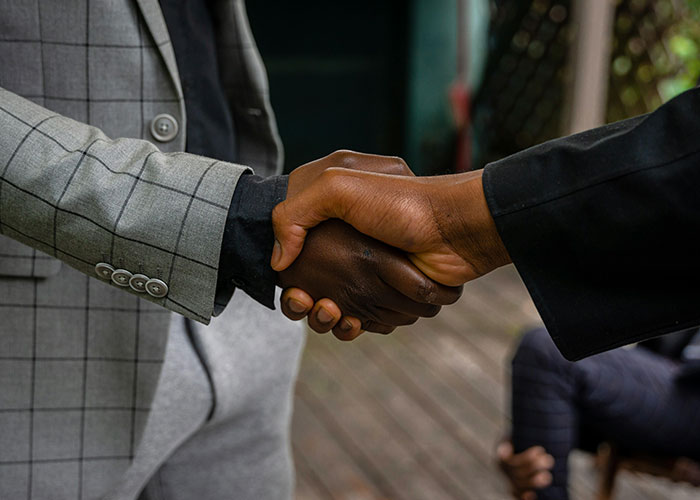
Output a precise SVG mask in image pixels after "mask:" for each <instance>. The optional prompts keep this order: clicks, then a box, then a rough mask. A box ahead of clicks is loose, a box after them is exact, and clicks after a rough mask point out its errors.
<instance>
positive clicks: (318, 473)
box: [293, 398, 382, 500]
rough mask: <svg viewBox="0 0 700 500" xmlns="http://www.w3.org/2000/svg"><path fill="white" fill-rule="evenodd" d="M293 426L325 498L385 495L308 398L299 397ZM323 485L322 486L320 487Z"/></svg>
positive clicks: (374, 499)
mask: <svg viewBox="0 0 700 500" xmlns="http://www.w3.org/2000/svg"><path fill="white" fill-rule="evenodd" d="M293 426H294V429H295V431H296V432H295V434H294V450H295V452H296V455H297V456H299V457H300V459H301V460H300V462H301V463H303V464H305V465H306V466H307V477H308V478H310V480H311V481H313V483H314V484H315V485H316V486H317V487H316V489H317V491H319V490H320V492H322V493H323V498H333V499H345V498H352V499H354V500H378V499H380V498H382V495H381V494H380V493H379V491H377V490H376V488H375V487H374V485H373V482H372V480H371V479H370V478H369V477H367V476H366V475H365V474H364V473H363V472H362V471H361V470H360V468H359V467H358V466H357V464H356V463H355V461H354V460H353V459H352V457H350V456H349V455H348V454H347V453H346V452H345V450H343V449H342V448H341V447H340V446H339V445H338V443H336V441H335V439H334V438H333V436H332V434H331V433H330V432H328V430H327V429H326V428H325V426H324V425H323V423H322V422H321V421H319V419H318V418H317V417H316V415H315V414H314V412H313V411H312V410H311V409H310V408H309V407H308V405H307V404H306V402H305V401H304V400H303V399H301V398H298V399H297V401H296V406H295V412H294V420H293ZM319 486H320V487H319Z"/></svg>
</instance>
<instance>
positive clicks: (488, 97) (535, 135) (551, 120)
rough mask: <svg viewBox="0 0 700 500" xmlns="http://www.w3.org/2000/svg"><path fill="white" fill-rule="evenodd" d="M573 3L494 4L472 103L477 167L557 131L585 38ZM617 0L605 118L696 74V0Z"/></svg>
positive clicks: (699, 67)
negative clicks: (573, 62) (578, 46)
mask: <svg viewBox="0 0 700 500" xmlns="http://www.w3.org/2000/svg"><path fill="white" fill-rule="evenodd" d="M573 1H574V0H531V1H522V0H499V1H495V2H493V5H494V9H493V15H492V24H491V39H490V47H489V51H490V56H489V62H488V64H487V69H486V73H485V79H484V83H483V85H482V87H481V90H480V91H479V94H478V95H477V96H476V99H475V104H474V109H473V125H474V142H475V158H474V166H475V167H476V168H480V167H482V166H484V165H485V164H486V163H487V162H489V161H493V160H496V159H498V158H502V157H504V156H507V155H509V154H512V153H515V152H517V151H520V150H522V149H525V148H527V147H530V146H533V145H535V144H539V143H541V142H544V141H546V140H549V139H552V138H555V137H559V136H560V135H561V134H562V132H563V125H564V123H563V120H564V118H566V117H567V115H566V107H567V105H568V103H567V101H566V99H567V86H568V85H569V84H570V82H571V78H572V77H571V75H570V71H569V68H570V65H569V62H570V56H571V55H572V50H571V47H572V44H573V42H574V37H575V36H585V34H581V33H578V32H577V31H578V29H577V26H576V25H575V22H574V21H573V20H572V19H571V10H572V7H573ZM575 1H582V2H587V1H589V0H575ZM616 4H617V5H616V7H615V17H614V29H613V33H611V36H612V37H613V40H612V47H611V56H610V79H609V89H608V96H607V101H608V102H607V112H606V121H607V122H612V121H617V120H621V119H624V118H628V117H630V116H636V115H639V114H642V113H646V112H649V111H652V110H653V109H655V108H656V107H658V106H659V105H660V104H661V103H662V102H665V101H666V100H668V99H670V98H672V97H674V96H675V95H677V94H679V93H681V92H683V91H684V90H687V89H688V88H692V87H693V86H695V85H696V84H697V82H698V79H699V78H700V0H617V2H616ZM584 7H585V4H584Z"/></svg>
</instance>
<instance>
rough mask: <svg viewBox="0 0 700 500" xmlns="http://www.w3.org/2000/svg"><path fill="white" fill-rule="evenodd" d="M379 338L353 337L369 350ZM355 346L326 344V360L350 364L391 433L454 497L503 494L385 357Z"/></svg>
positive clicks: (485, 468) (485, 466)
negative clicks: (374, 357) (372, 355)
mask: <svg viewBox="0 0 700 500" xmlns="http://www.w3.org/2000/svg"><path fill="white" fill-rule="evenodd" d="M380 340H382V339H379V338H375V339H370V338H365V339H362V341H360V342H357V341H356V346H357V347H359V345H361V344H363V343H367V344H369V347H368V348H369V349H372V345H371V344H373V342H378V341H380ZM386 340H389V339H386ZM356 346H345V345H339V344H337V343H335V344H333V343H324V347H327V350H328V354H329V356H328V357H327V358H326V360H327V362H328V363H330V364H332V365H334V366H341V365H345V366H347V367H354V369H352V373H353V374H354V377H353V379H354V380H355V381H356V382H357V383H358V387H359V388H361V389H362V390H364V391H367V392H369V393H371V394H372V395H373V396H374V397H375V401H376V404H375V414H376V415H380V414H384V415H386V417H388V418H389V419H390V420H391V422H392V425H391V428H392V432H393V433H394V434H395V435H396V436H397V437H398V438H399V439H401V440H402V442H404V443H405V445H406V446H407V447H409V448H410V449H411V452H412V453H413V454H414V455H415V456H416V457H419V458H420V463H421V465H422V467H423V469H424V470H426V471H427V472H429V473H430V474H431V475H432V476H433V477H434V478H435V479H436V480H437V481H439V483H440V484H441V485H442V486H443V488H445V490H446V491H448V492H449V493H450V494H451V497H452V498H458V499H470V498H474V499H485V498H506V497H504V496H503V495H502V494H501V493H499V492H498V489H497V487H498V483H496V482H494V481H493V477H492V476H491V475H490V474H489V471H490V467H489V465H488V464H485V463H484V461H483V460H482V459H481V457H479V456H476V454H475V453H474V449H473V448H471V449H470V448H468V447H465V446H460V443H459V441H457V440H455V439H454V436H452V435H450V434H449V433H448V432H446V430H445V428H444V427H443V426H442V424H441V423H440V422H439V421H438V420H437V419H436V418H435V417H434V415H433V414H432V413H430V412H429V411H428V410H427V409H426V408H425V407H424V405H421V404H419V403H418V402H417V401H416V400H415V399H414V396H415V393H409V391H407V390H406V388H405V384H406V381H405V380H404V381H403V382H404V383H403V384H399V383H397V382H396V380H395V377H394V373H393V372H392V368H391V367H390V366H389V364H388V362H387V360H381V361H380V363H381V364H377V363H376V362H373V361H372V360H371V359H370V358H368V357H367V356H365V355H364V352H363V351H362V350H361V349H358V348H357V347H356ZM375 347H376V346H375ZM319 351H321V349H319ZM317 354H320V352H317ZM324 357H325V356H324ZM413 498H420V497H417V496H416V497H413Z"/></svg>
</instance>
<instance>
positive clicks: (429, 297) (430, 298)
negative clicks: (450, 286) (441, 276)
mask: <svg viewBox="0 0 700 500" xmlns="http://www.w3.org/2000/svg"><path fill="white" fill-rule="evenodd" d="M417 296H418V299H419V300H422V301H423V302H425V303H427V304H434V303H435V302H436V301H437V299H438V288H437V285H436V284H435V283H434V282H433V281H430V280H428V279H425V280H423V282H422V283H421V284H420V285H418V290H417Z"/></svg>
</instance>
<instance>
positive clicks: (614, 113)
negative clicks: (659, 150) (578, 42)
mask: <svg viewBox="0 0 700 500" xmlns="http://www.w3.org/2000/svg"><path fill="white" fill-rule="evenodd" d="M693 3H695V4H696V6H694V5H693ZM698 3H699V2H692V1H686V0H620V1H618V2H617V8H616V12H615V24H614V26H615V28H614V37H613V43H612V57H611V61H612V64H611V71H610V88H609V91H608V107H607V115H606V120H607V121H608V122H613V121H617V120H621V119H624V118H628V117H630V116H635V115H639V114H642V113H647V112H649V111H652V110H654V109H656V108H657V107H658V106H659V105H661V104H662V103H663V102H665V101H667V100H668V99H670V98H672V97H674V96H675V95H677V94H679V93H681V92H683V91H685V90H687V89H689V88H691V87H693V86H695V84H696V83H697V80H698V77H700V58H699V57H698V56H699V53H698V44H699V43H700V22H698V16H697V13H698V8H697V4H698Z"/></svg>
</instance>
